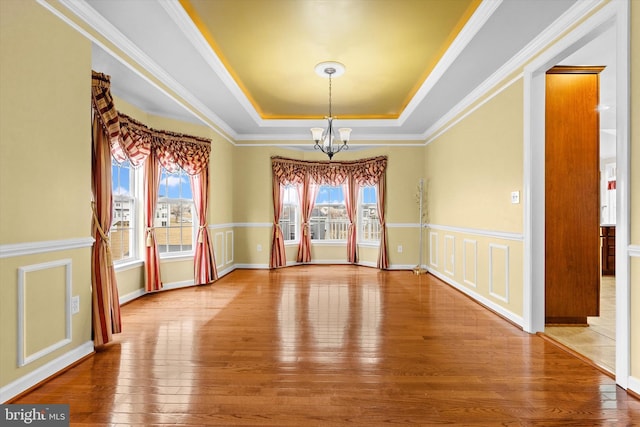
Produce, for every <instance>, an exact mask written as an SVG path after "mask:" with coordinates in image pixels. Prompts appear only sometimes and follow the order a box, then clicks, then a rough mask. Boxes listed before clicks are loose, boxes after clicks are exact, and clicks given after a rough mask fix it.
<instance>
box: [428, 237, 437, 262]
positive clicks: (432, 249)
mask: <svg viewBox="0 0 640 427" xmlns="http://www.w3.org/2000/svg"><path fill="white" fill-rule="evenodd" d="M429 264H431V265H432V266H433V267H436V268H437V267H438V233H437V232H435V231H430V232H429Z"/></svg>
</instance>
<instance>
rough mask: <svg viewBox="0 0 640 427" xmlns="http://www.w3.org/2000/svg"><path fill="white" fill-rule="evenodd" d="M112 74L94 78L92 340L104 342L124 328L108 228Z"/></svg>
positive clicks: (115, 130) (114, 129)
mask: <svg viewBox="0 0 640 427" xmlns="http://www.w3.org/2000/svg"><path fill="white" fill-rule="evenodd" d="M110 85H111V84H110V81H109V77H108V76H105V75H104V74H95V73H94V76H93V78H92V80H91V108H92V113H93V114H92V121H91V131H92V132H91V146H92V149H91V177H92V179H91V190H92V195H93V200H92V203H91V208H92V213H93V220H92V222H91V234H92V236H93V238H94V243H93V246H92V248H91V305H92V327H93V341H94V344H95V345H96V346H101V345H104V344H107V343H109V342H111V341H113V334H115V333H119V332H120V331H121V330H122V326H121V318H120V301H119V297H118V285H117V282H116V274H115V270H114V268H113V263H112V261H111V244H110V242H109V229H110V228H111V221H112V218H111V217H112V203H113V194H112V188H111V186H112V184H111V149H110V147H111V145H112V143H113V141H117V139H118V135H119V123H118V114H117V111H116V109H115V106H114V105H113V99H112V98H111V93H110Z"/></svg>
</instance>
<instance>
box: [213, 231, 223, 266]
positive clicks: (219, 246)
mask: <svg viewBox="0 0 640 427" xmlns="http://www.w3.org/2000/svg"><path fill="white" fill-rule="evenodd" d="M224 248H225V245H224V233H223V232H222V231H220V232H218V233H216V234H214V236H213V253H214V254H215V256H216V267H222V266H223V265H224V260H225V253H224Z"/></svg>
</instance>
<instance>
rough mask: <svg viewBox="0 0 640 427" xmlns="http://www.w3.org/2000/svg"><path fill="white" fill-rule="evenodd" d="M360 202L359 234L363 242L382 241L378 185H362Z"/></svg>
mask: <svg viewBox="0 0 640 427" xmlns="http://www.w3.org/2000/svg"><path fill="white" fill-rule="evenodd" d="M358 199H359V201H360V203H359V206H358V212H359V218H360V219H359V221H358V235H359V236H360V242H362V243H374V242H375V243H377V242H379V241H380V217H379V216H378V205H377V203H378V197H377V192H376V187H374V186H363V187H360V197H359V198H358Z"/></svg>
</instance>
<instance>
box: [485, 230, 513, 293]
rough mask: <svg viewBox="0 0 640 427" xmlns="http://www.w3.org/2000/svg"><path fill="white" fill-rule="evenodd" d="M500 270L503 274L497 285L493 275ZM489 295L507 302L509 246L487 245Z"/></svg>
mask: <svg viewBox="0 0 640 427" xmlns="http://www.w3.org/2000/svg"><path fill="white" fill-rule="evenodd" d="M500 252H502V256H501V255H500V254H499V253H500ZM501 264H502V265H501ZM500 269H502V270H503V273H504V277H503V279H502V283H498V280H497V279H496V277H495V276H496V274H494V273H497V272H498V270H500ZM489 295H491V296H492V297H494V298H497V299H499V300H501V301H504V302H506V303H508V302H509V246H506V245H498V244H495V243H489Z"/></svg>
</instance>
